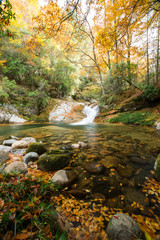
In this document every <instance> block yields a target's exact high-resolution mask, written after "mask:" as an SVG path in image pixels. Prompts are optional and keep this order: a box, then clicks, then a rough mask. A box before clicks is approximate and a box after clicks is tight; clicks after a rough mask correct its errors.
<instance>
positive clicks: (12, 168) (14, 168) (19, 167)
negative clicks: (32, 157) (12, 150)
mask: <svg viewBox="0 0 160 240" xmlns="http://www.w3.org/2000/svg"><path fill="white" fill-rule="evenodd" d="M4 172H6V173H13V174H17V173H19V174H21V173H22V174H25V173H27V172H28V169H27V164H26V163H24V162H20V161H16V162H13V163H11V164H9V165H8V166H7V167H5V169H4Z"/></svg>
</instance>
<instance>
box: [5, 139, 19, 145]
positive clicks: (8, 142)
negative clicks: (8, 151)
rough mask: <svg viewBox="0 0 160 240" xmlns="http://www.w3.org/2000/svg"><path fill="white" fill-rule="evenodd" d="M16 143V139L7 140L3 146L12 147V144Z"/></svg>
mask: <svg viewBox="0 0 160 240" xmlns="http://www.w3.org/2000/svg"><path fill="white" fill-rule="evenodd" d="M15 142H17V140H16V139H8V140H4V141H3V145H5V146H12V144H13V143H15Z"/></svg>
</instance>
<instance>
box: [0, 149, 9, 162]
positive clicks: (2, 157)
mask: <svg viewBox="0 0 160 240" xmlns="http://www.w3.org/2000/svg"><path fill="white" fill-rule="evenodd" d="M7 160H9V156H8V152H5V151H0V163H2V162H5V161H7Z"/></svg>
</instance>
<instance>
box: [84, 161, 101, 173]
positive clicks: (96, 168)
mask: <svg viewBox="0 0 160 240" xmlns="http://www.w3.org/2000/svg"><path fill="white" fill-rule="evenodd" d="M84 168H85V169H86V170H87V171H88V172H90V173H95V174H98V173H101V172H102V171H103V169H104V166H103V165H102V164H101V163H97V162H89V163H85V164H84Z"/></svg>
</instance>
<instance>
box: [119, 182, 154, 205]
mask: <svg viewBox="0 0 160 240" xmlns="http://www.w3.org/2000/svg"><path fill="white" fill-rule="evenodd" d="M122 193H123V195H125V196H126V198H127V200H128V201H129V203H130V204H131V203H133V202H138V203H140V204H141V205H142V206H144V207H146V206H148V205H149V201H148V200H147V198H146V196H145V194H144V193H143V192H141V191H140V190H138V189H135V188H131V187H125V188H124V189H122Z"/></svg>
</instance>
